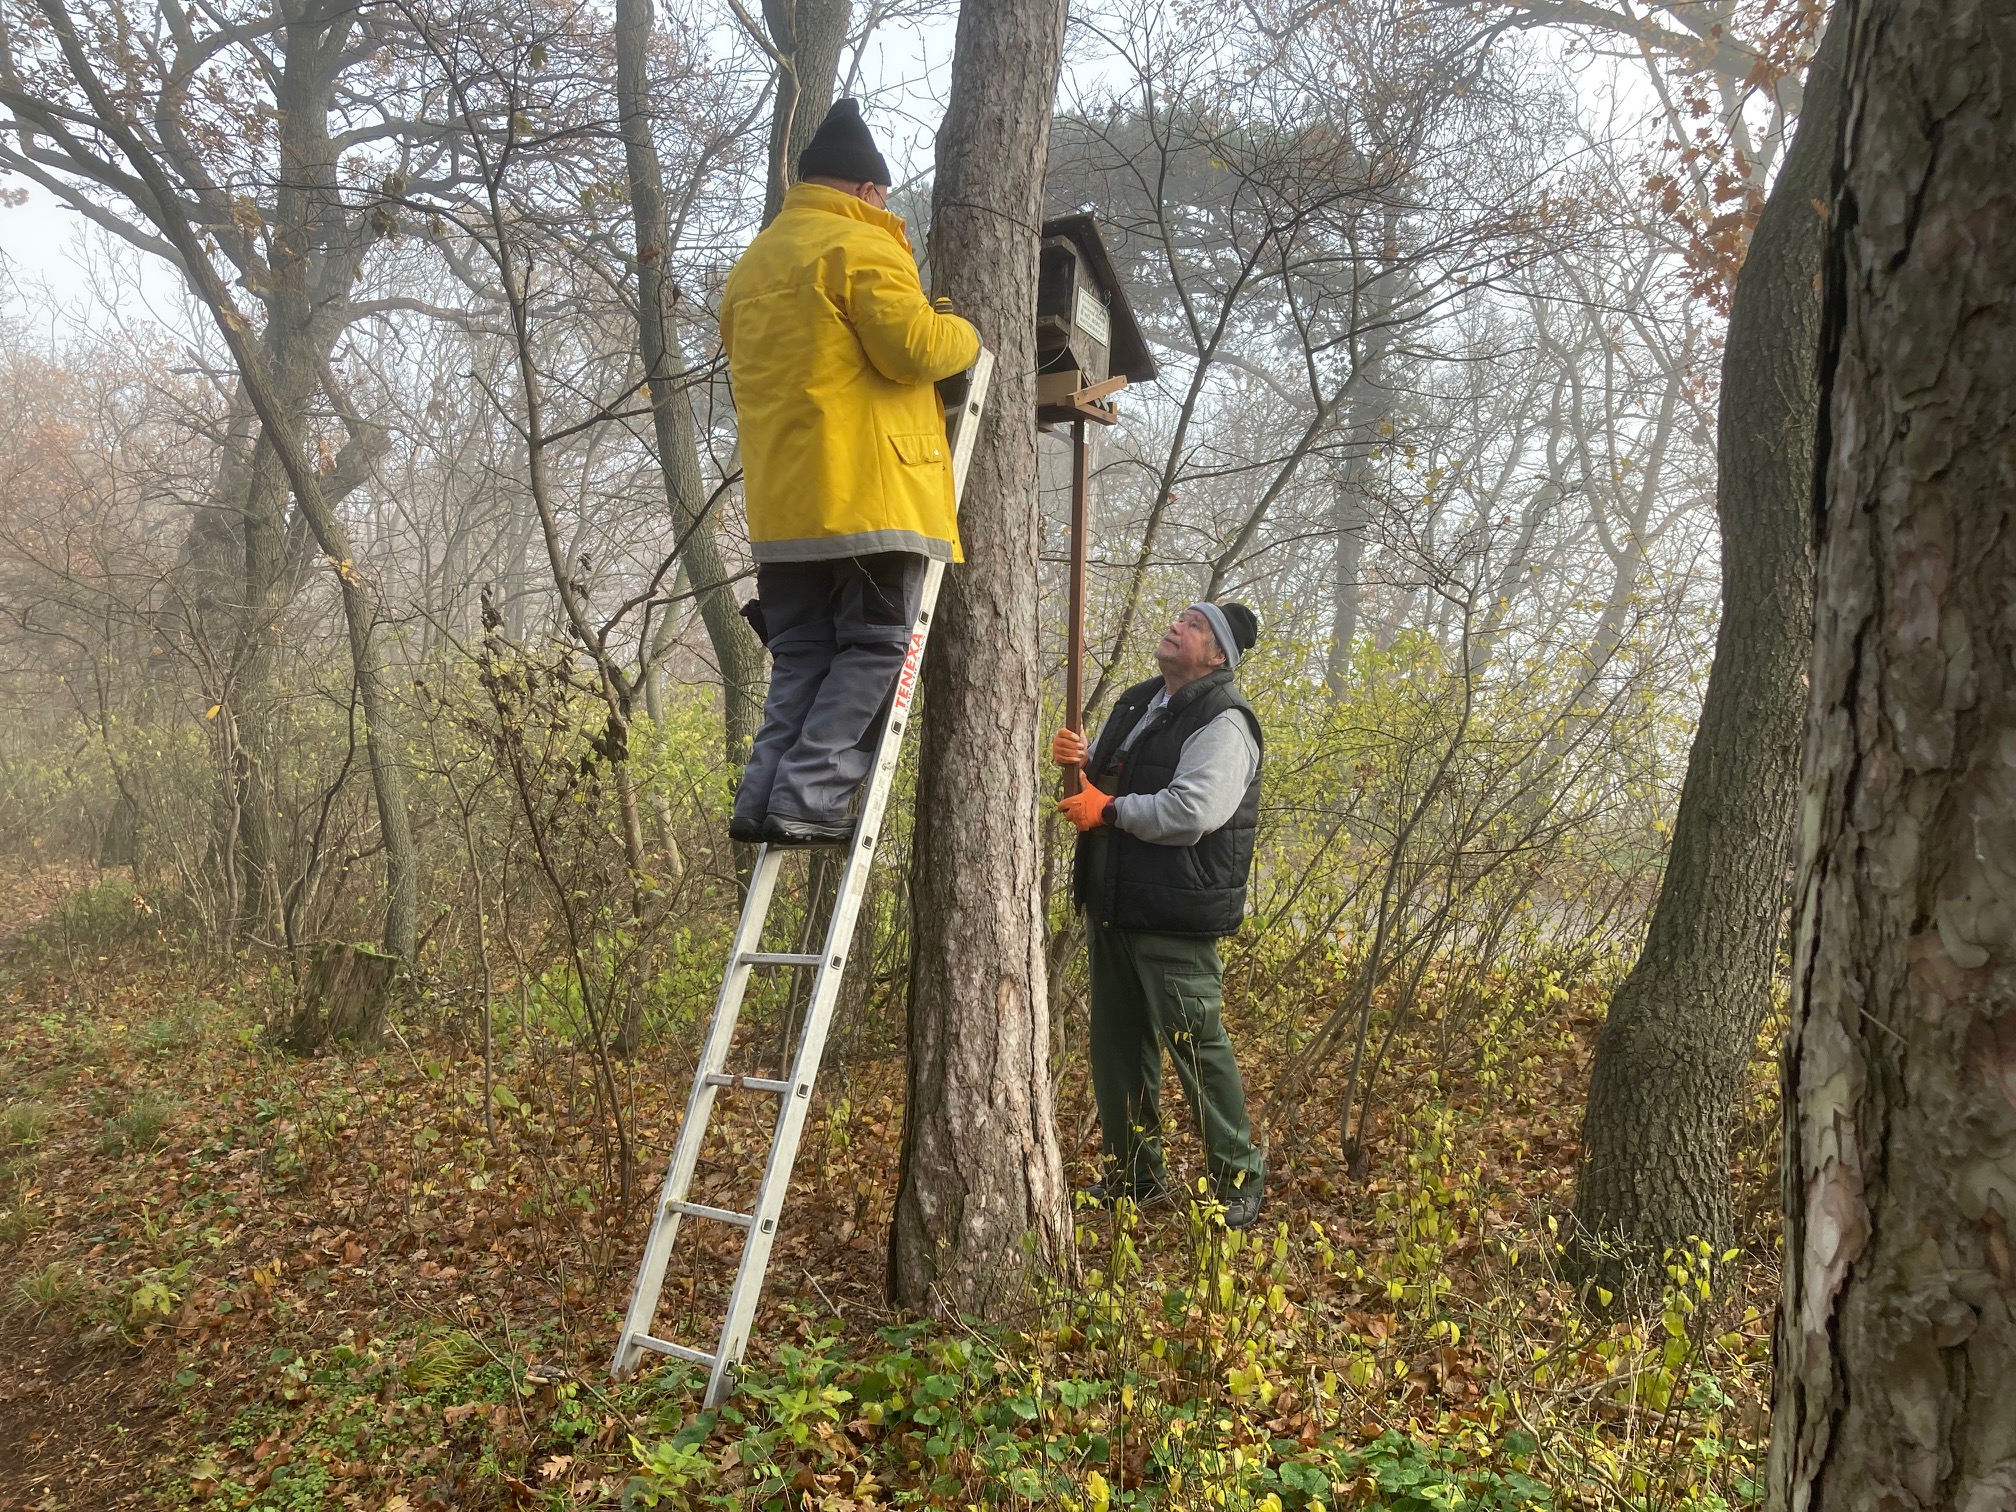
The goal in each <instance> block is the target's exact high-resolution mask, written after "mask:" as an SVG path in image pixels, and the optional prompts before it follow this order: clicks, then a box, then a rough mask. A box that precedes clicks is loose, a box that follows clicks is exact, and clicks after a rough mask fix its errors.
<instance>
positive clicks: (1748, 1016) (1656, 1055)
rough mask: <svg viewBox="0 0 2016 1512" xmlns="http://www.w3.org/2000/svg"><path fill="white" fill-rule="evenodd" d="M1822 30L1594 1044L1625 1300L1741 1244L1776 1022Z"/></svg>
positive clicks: (1744, 281)
mask: <svg viewBox="0 0 2016 1512" xmlns="http://www.w3.org/2000/svg"><path fill="white" fill-rule="evenodd" d="M1839 30H1840V28H1839V27H1838V25H1836V26H1830V28H1829V32H1828V35H1827V37H1826V38H1824V39H1823V40H1822V43H1821V47H1820V52H1819V55H1818V56H1817V57H1816V58H1815V60H1814V64H1813V68H1812V72H1811V77H1810V78H1809V79H1808V81H1807V88H1806V113H1805V114H1804V115H1803V116H1802V117H1801V119H1800V123H1799V134H1798V139H1797V141H1795V142H1794V144H1793V146H1792V150H1791V152H1790V153H1789V154H1787V156H1786V160H1785V166H1784V168H1783V170H1782V172H1781V173H1780V175H1779V179H1778V183H1777V186H1776V187H1775V188H1774V189H1773V190H1772V193H1771V198H1770V200H1769V201H1768V202H1767V204H1766V205H1765V207H1764V213H1763V215H1762V217H1761V218H1760V219H1759V221H1758V223H1757V230H1756V233H1755V235H1754V236H1753V238H1752V240H1751V243H1750V251H1749V256H1748V258H1747V260H1746V261H1745V263H1744V265H1743V271H1742V274H1741V275H1740V277H1739V278H1738V280H1737V285H1736V296H1735V303H1734V306H1733V308H1732V309H1731V311H1730V317H1729V336H1728V345H1727V348H1726V351H1725V353H1724V356H1723V363H1722V409H1721V426H1720V432H1721V433H1720V437H1719V441H1718V451H1719V455H1718V459H1717V460H1718V463H1719V467H1720V481H1719V483H1718V486H1717V489H1716V513H1717V515H1718V517H1719V519H1720V521H1721V526H1722V619H1721V624H1720V625H1719V627H1718V629H1717V631H1716V636H1715V659H1714V663H1713V665H1712V667H1711V668H1710V671H1709V678H1708V693H1707V697H1706V699H1705V700H1704V702H1703V704H1702V709H1701V723H1700V726H1699V728H1698V729H1697V730H1696V731H1695V734H1694V744H1693V748H1692V750H1691V751H1690V752H1689V754H1688V758H1687V775H1686V779H1685V781H1684V783H1683V785H1682V788H1681V793H1680V809H1679V813H1678V815H1677V816H1676V818H1675V821H1674V826H1673V845H1672V849H1671V851H1670V853H1669V854H1668V857H1667V862H1666V876H1665V881H1664V884H1663V886H1662V887H1661V889H1660V893H1659V901H1658V904H1657V906H1656V907H1655V908H1654V910H1653V913H1652V923H1651V927H1650V929H1649V931H1648V932H1647V934H1646V938H1645V946H1644V950H1643V951H1642V952H1641V954H1640V955H1639V958H1638V963H1637V965H1636V966H1634V967H1633V968H1632V971H1631V974H1630V976H1628V977H1627V978H1626V979H1625V981H1624V984H1623V985H1622V986H1621V987H1619V988H1618V989H1617V993H1616V996H1615V997H1614V998H1613V999H1612V1000H1611V1003H1610V1014H1609V1018H1608V1020H1607V1022H1605V1024H1604V1026H1603V1033H1602V1036H1601V1038H1600V1039H1599V1040H1598V1041H1597V1045H1596V1060H1595V1066H1594V1069H1593V1071H1592V1073H1591V1077H1590V1086H1589V1107H1588V1111H1587V1113H1586V1114H1585V1115H1584V1118H1583V1124H1582V1169H1581V1176H1580V1180H1579V1181H1578V1183H1577V1186H1576V1192H1575V1218H1576V1239H1575V1257H1576V1259H1577V1261H1578V1264H1579V1265H1580V1267H1581V1269H1582V1270H1583V1271H1584V1272H1585V1273H1589V1274H1595V1275H1599V1276H1602V1277H1603V1278H1605V1279H1606V1280H1612V1281H1614V1280H1616V1279H1618V1278H1619V1277H1620V1276H1621V1275H1623V1274H1624V1273H1625V1272H1626V1271H1629V1270H1632V1269H1635V1268H1638V1267H1640V1266H1643V1265H1646V1264H1656V1262H1658V1261H1659V1260H1660V1258H1661V1257H1662V1255H1663V1254H1664V1252H1665V1251H1666V1250H1667V1249H1669V1248H1671V1247H1673V1246H1675V1245H1678V1244H1680V1243H1682V1242H1683V1241H1685V1240H1687V1239H1689V1238H1691V1237H1694V1236H1699V1237H1702V1238H1705V1239H1708V1240H1710V1241H1712V1242H1714V1243H1715V1244H1717V1245H1721V1244H1723V1243H1725V1242H1726V1241H1727V1239H1728V1237H1729V1235H1730V1232H1731V1228H1732V1221H1733V1220H1732V1218H1731V1214H1730V1206H1729V1119H1730V1114H1731V1111H1732V1109H1733V1107H1734V1105H1735V1100H1736V1094H1737V1090H1738V1087H1739V1085H1740V1083H1741V1079H1742V1076H1743V1069H1744V1067H1745V1066H1746V1065H1747V1064H1748V1063H1749V1060H1750V1056H1751V1052H1752V1046H1753V1044H1754V1042H1755V1039H1756V1035H1757V1031H1758V1028H1759V1026H1760V1025H1761V1023H1762V1022H1763V1017H1764V1013H1765V1011H1766V1009H1767V1008H1768V1006H1769V1003H1770V995H1771V979H1772V973H1773V971H1774V969H1775V967H1776V964H1777V957H1778V942H1779V939H1780V938H1781V934H1782V922H1781V921H1782V919H1783V917H1784V907H1785V871H1786V852H1787V846H1788V844H1789V842H1790V838H1791V820H1792V809H1793V803H1794V799H1795V797H1796V794H1797V791H1798V780H1799V739H1800V709H1801V707H1802V704H1803V701H1804V694H1803V688H1802V679H1803V676H1804V673H1805V670H1806V660H1807V646H1808V643H1809V641H1810V638H1811V632H1812V582H1813V568H1812V558H1811V552H1810V548H1809V544H1808V538H1807V509H1808V503H1809V500H1810V499H1811V497H1812V478H1813V435H1814V427H1815V422H1816V416H1817V414H1818V410H1817V402H1818V401H1817V393H1818V389H1817V381H1818V380H1817V374H1816V371H1815V334H1816V332H1817V330H1818V324H1819V303H1820V302H1819V294H1818V290H1817V282H1816V281H1817V279H1818V276H1819V271H1820V257H1821V247H1822V243H1823V239H1824V225H1823V222H1822V220H1821V218H1820V216H1819V214H1818V212H1817V211H1816V209H1815V202H1816V200H1821V199H1823V198H1824V196H1825V194H1826V191H1827V179H1828V164H1829V160H1830V159H1831V157H1832V154H1833V143H1834V137H1835V132H1836V123H1837V121H1838V119H1839V110H1840V104H1839V102H1840V99H1841V89H1840V55H1841V51H1842V43H1841V38H1840V36H1839V35H1838V33H1839Z"/></svg>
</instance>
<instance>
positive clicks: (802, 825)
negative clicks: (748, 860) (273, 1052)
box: [763, 814, 854, 845]
mask: <svg viewBox="0 0 2016 1512" xmlns="http://www.w3.org/2000/svg"><path fill="white" fill-rule="evenodd" d="M853 838H854V821H853V820H852V819H838V820H833V821H830V822H822V821H820V820H817V819H780V818H778V817H777V816H776V815H775V814H772V815H771V816H770V817H769V818H768V819H765V820H764V821H763V839H764V842H765V843H766V844H769V845H845V844H846V843H847V842H848V841H849V840H852V839H853Z"/></svg>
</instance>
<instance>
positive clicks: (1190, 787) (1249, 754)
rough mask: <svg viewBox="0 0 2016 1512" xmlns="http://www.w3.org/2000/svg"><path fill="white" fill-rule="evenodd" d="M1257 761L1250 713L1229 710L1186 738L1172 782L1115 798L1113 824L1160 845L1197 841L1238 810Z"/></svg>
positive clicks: (1219, 827) (1138, 838) (1139, 837)
mask: <svg viewBox="0 0 2016 1512" xmlns="http://www.w3.org/2000/svg"><path fill="white" fill-rule="evenodd" d="M1259 765H1260V747H1259V745H1258V743H1257V742H1255V740H1254V739H1253V732H1252V731H1251V730H1250V729H1248V728H1247V726H1246V717H1245V716H1244V715H1243V714H1241V713H1240V712H1239V711H1238V710H1237V709H1227V710H1226V711H1225V712H1224V713H1223V714H1220V715H1219V716H1218V717H1217V718H1216V719H1214V720H1212V721H1211V723H1209V724H1207V725H1206V726H1204V728H1203V729H1201V730H1199V731H1197V733H1196V734H1194V735H1192V736H1191V737H1190V738H1189V739H1188V740H1186V741H1184V742H1183V751H1182V754H1181V755H1179V756H1178V757H1177V758H1176V775H1175V777H1174V778H1173V779H1171V781H1170V783H1169V786H1167V787H1166V788H1164V789H1162V791H1161V792H1159V793H1123V794H1121V795H1120V796H1119V797H1117V798H1115V799H1114V800H1113V820H1114V826H1115V827H1116V828H1118V829H1123V830H1125V831H1126V832H1127V833H1128V834H1130V835H1132V836H1134V837H1135V838H1136V839H1137V840H1148V841H1152V842H1153V843H1154V844H1156V845H1195V844H1196V843H1197V842H1198V841H1199V840H1202V839H1203V838H1204V837H1205V836H1206V835H1208V834H1210V833H1211V831H1213V830H1215V829H1222V828H1223V827H1224V825H1225V823H1226V821H1227V820H1229V819H1230V818H1231V817H1232V816H1233V815H1234V814H1235V813H1237V812H1238V811H1239V800H1240V799H1241V798H1243V797H1245V796H1246V785H1247V784H1248V783H1250V782H1251V781H1252V780H1253V773H1254V771H1255V770H1256V769H1257V768H1258V767H1259Z"/></svg>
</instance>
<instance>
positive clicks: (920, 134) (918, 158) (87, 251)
mask: <svg viewBox="0 0 2016 1512" xmlns="http://www.w3.org/2000/svg"><path fill="white" fill-rule="evenodd" d="M675 3H676V0H675ZM681 8H682V9H686V8H688V7H685V6H682V7H681ZM715 9H716V7H715V6H714V5H713V4H712V3H711V0H691V4H690V11H689V13H690V12H700V13H707V12H710V11H713V10H715ZM953 30H954V22H953V17H952V15H951V14H950V12H949V10H948V13H947V14H945V15H944V16H941V17H939V18H935V19H931V20H927V21H925V22H924V23H922V24H921V25H918V26H906V27H902V28H895V27H883V28H882V29H881V30H880V31H879V32H878V33H877V35H876V37H875V38H874V39H872V40H871V43H870V46H869V49H868V53H867V55H866V56H865V57H864V58H863V59H862V60H861V64H860V75H859V79H858V83H857V92H859V93H861V94H863V95H864V96H865V97H867V98H868V100H869V101H870V105H869V110H868V119H869V122H870V125H871V126H872V127H873V128H874V130H875V132H876V135H877V137H878V138H879V139H880V140H881V143H882V147H883V153H884V155H885V156H886V157H887V158H888V159H889V163H890V167H891V169H892V171H893V172H894V173H895V174H896V176H897V178H898V180H899V182H901V181H903V180H906V179H914V178H920V177H922V176H924V175H927V174H928V173H929V171H930V166H931V149H932V142H933V138H934V134H935V132H936V129H937V123H938V119H939V116H940V114H941V112H942V110H943V103H942V102H943V100H944V97H945V92H946V84H947V77H948V74H949V65H950V60H951V54H952V40H953ZM724 45H725V38H724ZM844 61H845V60H843V63H844ZM1079 66H1080V69H1081V71H1082V68H1083V63H1082V60H1081V61H1080V65H1079ZM1581 84H1582V93H1583V95H1584V98H1585V102H1586V103H1587V105H1588V107H1589V109H1590V112H1591V114H1592V115H1612V114H1613V112H1614V110H1615V102H1614V97H1613V95H1612V91H1613V90H1614V89H1615V88H1616V87H1617V86H1618V85H1620V84H1621V86H1622V88H1623V90H1624V92H1625V97H1626V99H1627V100H1630V97H1631V96H1634V95H1635V96H1639V97H1640V98H1641V99H1642V100H1643V101H1644V103H1645V104H1649V102H1650V95H1649V91H1647V90H1646V89H1645V88H1644V85H1643V81H1642V79H1640V78H1639V77H1638V76H1637V74H1636V70H1635V69H1626V70H1624V71H1622V73H1620V72H1619V71H1618V70H1617V69H1615V68H1613V67H1608V66H1605V65H1603V64H1601V63H1598V64H1594V65H1592V66H1591V67H1589V68H1588V69H1586V70H1585V71H1584V72H1583V75H1582V79H1581ZM1629 108H1630V109H1631V110H1632V111H1633V112H1634V113H1635V112H1637V111H1638V110H1640V109H1641V108H1642V106H1641V105H1640V104H1639V102H1638V101H1636V100H1630V107H1629ZM1655 129H1656V128H1655V127H1653V126H1652V124H1651V123H1650V122H1648V123H1647V131H1648V134H1649V133H1650V132H1652V131H1653V130H1655ZM0 183H5V185H6V187H10V188H18V187H25V186H23V185H22V183H21V181H20V180H13V181H0ZM28 196H29V197H28V202H27V204H25V205H23V206H20V207H18V208H15V207H0V315H4V317H5V318H8V319H26V320H28V321H30V322H31V323H32V324H34V325H36V326H41V327H45V328H46V334H47V335H48V336H49V337H50V338H52V339H54V340H56V341H58V342H60V341H61V340H62V338H63V335H64V334H65V333H66V331H72V330H76V329H78V328H79V327H85V328H88V327H101V328H104V327H111V326H115V325H138V324H158V325H165V326H167V327H168V328H169V329H171V330H181V329H186V327H185V325H184V322H185V321H186V320H187V319H188V318H189V317H188V309H187V303H186V301H185V299H184V298H183V295H182V290H181V287H180V281H179V279H178V278H177V277H176V275H175V274H174V273H173V272H171V271H170V270H169V269H168V268H167V267H166V266H165V265H164V264H162V263H161V262H160V261H159V260H158V259H156V258H152V257H148V256H146V255H144V254H141V253H138V252H136V251H134V250H132V249H130V248H127V247H125V246H124V244H122V243H117V242H115V241H114V240H113V238H111V237H110V236H109V235H107V234H105V233H103V232H100V231H98V230H97V229H96V228H94V227H90V226H88V225H86V224H85V223H84V222H83V220H82V219H81V218H80V217H79V216H78V215H77V214H76V213H75V212H73V211H71V210H69V209H68V208H67V207H65V206H63V205H62V204H60V203H59V202H57V201H56V200H55V199H54V198H52V197H51V196H50V195H48V194H46V193H45V192H44V191H42V190H41V189H39V188H32V187H31V188H29V189H28Z"/></svg>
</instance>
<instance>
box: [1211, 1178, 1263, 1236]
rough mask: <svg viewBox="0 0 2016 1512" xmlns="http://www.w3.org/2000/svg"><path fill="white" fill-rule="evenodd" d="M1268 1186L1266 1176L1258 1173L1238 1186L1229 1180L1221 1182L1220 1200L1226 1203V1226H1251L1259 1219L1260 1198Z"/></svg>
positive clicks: (1229, 1227) (1234, 1227)
mask: <svg viewBox="0 0 2016 1512" xmlns="http://www.w3.org/2000/svg"><path fill="white" fill-rule="evenodd" d="M1266 1186H1267V1183H1266V1178H1265V1177H1263V1176H1260V1175H1258V1174H1255V1175H1252V1176H1248V1177H1247V1178H1246V1179H1245V1180H1244V1181H1242V1182H1240V1183H1239V1184H1238V1185H1237V1186H1234V1185H1232V1183H1231V1182H1229V1181H1228V1182H1221V1183H1219V1186H1218V1200H1219V1201H1220V1202H1222V1203H1224V1204H1225V1227H1227V1228H1228V1229H1243V1228H1251V1227H1252V1226H1253V1225H1254V1224H1255V1223H1256V1222H1257V1221H1259V1218H1260V1200H1261V1197H1262V1195H1263V1194H1264V1193H1265V1191H1266Z"/></svg>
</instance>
